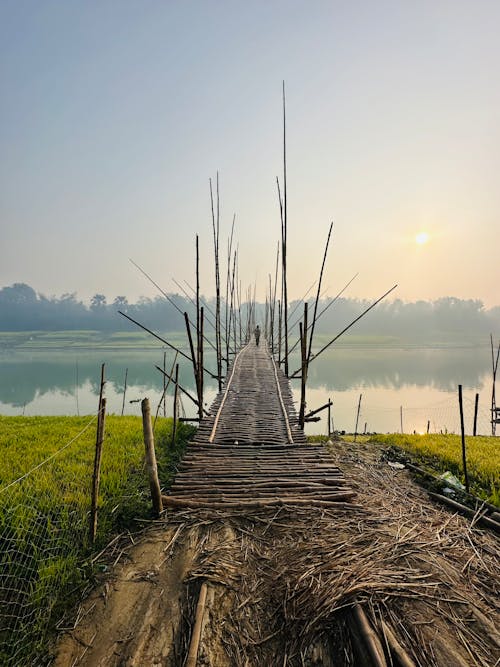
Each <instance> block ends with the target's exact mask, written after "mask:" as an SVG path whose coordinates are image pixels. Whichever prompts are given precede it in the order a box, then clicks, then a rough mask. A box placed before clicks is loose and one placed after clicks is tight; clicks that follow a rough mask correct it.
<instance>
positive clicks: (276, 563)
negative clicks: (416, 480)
mask: <svg viewBox="0 0 500 667" xmlns="http://www.w3.org/2000/svg"><path fill="white" fill-rule="evenodd" d="M337 454H338V453H337ZM339 463H340V464H341V465H342V467H343V468H344V472H345V473H346V476H349V479H350V481H352V482H353V483H354V485H355V487H357V488H356V490H357V493H358V496H357V504H356V505H355V506H354V505H353V506H347V505H343V506H341V507H332V509H326V508H314V507H309V508H307V509H305V508H304V507H303V506H300V507H283V508H280V509H279V510H278V511H276V510H274V511H271V510H269V509H267V510H261V511H259V512H258V514H254V515H253V516H251V517H250V516H248V514H244V513H239V512H236V511H231V512H224V511H222V510H221V511H218V512H217V513H214V511H211V512H210V513H208V512H206V511H200V510H197V511H194V510H193V511H184V512H178V513H177V514H175V515H171V517H170V518H171V520H174V521H179V522H182V524H183V530H186V529H188V530H189V529H191V528H192V527H194V526H197V527H198V531H199V534H200V535H203V537H202V538H200V542H199V544H198V547H197V550H196V555H195V561H194V563H195V564H194V568H193V570H192V571H191V575H190V576H191V578H194V579H197V580H206V581H208V582H211V584H212V585H213V586H214V587H215V593H214V595H215V601H214V604H213V610H212V612H211V613H212V615H213V618H212V619H211V624H210V625H211V626H212V627H213V626H214V622H215V626H216V627H217V630H216V633H215V634H216V636H215V635H213V637H212V644H213V643H214V642H220V643H221V644H222V645H223V647H224V651H225V652H226V654H227V655H228V656H229V658H230V662H231V664H234V665H253V664H262V665H265V664H275V663H273V662H272V659H271V657H270V656H276V655H279V656H283V664H289V665H311V664H325V665H326V664H329V663H328V660H331V661H332V663H331V664H333V663H334V662H335V664H344V665H350V664H354V660H355V657H354V653H355V650H354V649H355V644H356V642H355V641H351V638H352V636H353V634H352V631H353V627H354V625H355V617H356V613H353V610H356V609H359V607H358V605H359V606H361V607H362V608H363V609H364V611H365V612H366V614H367V616H368V618H369V619H370V622H371V624H372V626H373V628H374V629H375V630H376V632H377V634H378V635H379V637H380V638H381V642H382V644H383V645H385V653H386V655H387V656H389V663H388V664H390V660H391V658H390V656H393V657H394V656H395V655H397V653H398V647H399V649H400V650H401V655H403V658H404V656H405V655H406V657H408V659H409V660H410V662H409V664H411V661H413V663H414V664H415V665H458V666H459V667H460V666H465V665H469V666H470V665H481V666H486V665H489V666H492V665H494V664H495V662H496V660H497V659H498V658H499V657H500V652H499V647H500V638H499V635H498V632H497V631H496V629H495V623H498V620H499V607H498V600H499V599H500V595H499V593H500V591H499V587H500V583H499V582H500V576H499V575H500V566H499V561H498V555H497V553H498V540H497V538H495V537H494V536H493V535H490V534H487V533H485V532H484V531H480V530H477V529H475V528H474V527H471V525H470V522H467V520H465V519H463V518H462V517H459V516H456V515H450V513H449V512H448V511H446V510H443V509H441V508H439V507H437V506H436V505H434V504H433V503H432V502H431V501H430V500H428V498H427V497H426V496H425V494H424V493H423V492H422V491H421V490H420V489H418V488H417V487H415V486H414V485H413V484H412V483H411V482H410V481H409V479H408V478H407V477H406V473H405V472H404V471H397V472H396V471H393V470H392V469H390V468H389V467H388V466H387V465H385V464H383V463H379V462H376V461H374V462H372V463H370V462H368V463H367V462H366V461H362V460H361V459H358V458H356V456H355V455H353V454H349V453H346V452H344V453H343V460H342V461H339ZM346 467H347V468H348V469H349V470H346ZM356 471H357V472H356ZM207 641H209V640H207ZM213 650H214V647H213V645H212V646H211V647H210V649H209V651H208V652H210V651H212V652H213ZM326 655H328V656H329V658H328V659H327V658H326V657H325V656H326ZM269 660H271V662H269ZM401 660H402V659H401V658H400V663H401ZM212 664H214V663H212ZM221 664H222V663H221ZM395 664H396V663H395Z"/></svg>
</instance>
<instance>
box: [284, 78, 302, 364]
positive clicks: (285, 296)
mask: <svg viewBox="0 0 500 667" xmlns="http://www.w3.org/2000/svg"><path fill="white" fill-rule="evenodd" d="M287 237H288V206H287V178H286V100H285V82H284V81H283V306H282V307H283V324H284V344H285V375H286V376H287V377H288V286H287V241H288V238H287ZM306 331H307V330H306ZM304 333H305V332H304Z"/></svg>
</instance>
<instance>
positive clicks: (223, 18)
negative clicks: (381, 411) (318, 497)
mask: <svg viewBox="0 0 500 667" xmlns="http://www.w3.org/2000/svg"><path fill="white" fill-rule="evenodd" d="M498 25H500V3H498V2H497V1H496V0H495V1H491V2H489V1H485V0H475V1H472V0H471V1H468V2H464V1H463V0H450V1H443V0H432V1H428V0H419V1H418V2H417V1H409V0H408V1H407V0H403V1H401V0H397V1H396V0H394V1H387V0H377V2H373V1H372V0H370V1H361V0H354V1H353V2H349V3H347V2H336V1H334V0H330V1H329V2H326V1H320V0H303V1H300V2H298V1H295V0H286V1H285V0H265V1H264V0H254V1H253V2H248V1H247V0H245V1H243V0H233V1H231V2H226V1H224V0H211V1H209V0H204V1H190V0H183V1H176V0H172V1H167V0H163V1H160V0H141V1H139V0H135V1H129V0H120V1H111V0H108V1H106V0H99V1H94V0H86V1H85V2H83V1H79V2H78V1H76V0H74V1H73V0H69V1H68V0H59V1H58V2H54V1H51V0H44V2H39V1H38V0H32V1H25V0H0V53H1V57H0V90H1V102H0V287H1V286H5V285H10V284H12V283H14V282H26V283H28V284H30V285H31V286H32V287H34V288H35V289H36V290H37V291H39V292H42V293H43V294H45V295H47V296H50V295H60V294H62V293H67V292H77V294H78V296H79V297H80V298H82V299H85V300H86V299H88V298H89V297H90V296H91V295H93V294H95V293H96V292H100V293H104V294H106V295H107V296H108V298H109V299H112V298H113V297H114V296H116V295H127V296H128V297H129V299H130V300H135V299H136V298H138V297H139V296H140V295H145V296H149V297H154V296H155V295H156V294H157V292H156V290H155V288H154V287H153V286H152V285H151V284H150V283H149V282H148V281H147V280H146V279H145V278H144V276H143V275H141V274H140V273H139V271H138V270H137V269H136V268H135V267H134V266H133V265H132V264H131V263H130V261H129V259H130V258H131V259H133V260H134V261H135V262H137V263H138V264H139V265H140V266H142V267H143V268H144V269H145V270H146V271H147V272H148V273H149V274H150V275H151V276H152V277H153V278H154V279H155V281H156V282H158V283H159V284H160V285H161V286H162V288H163V289H165V290H166V291H167V292H175V291H177V287H176V285H175V284H174V283H173V281H172V279H173V278H175V279H176V280H178V281H179V282H181V283H182V281H184V280H185V281H187V282H188V283H189V284H191V285H192V284H193V283H194V275H195V273H194V272H195V236H196V234H198V235H199V239H200V249H201V259H200V265H201V287H202V291H203V292H204V293H205V294H207V295H209V294H212V293H213V291H214V279H213V245H212V223H211V212H210V191H209V179H210V178H212V179H215V176H216V173H217V172H219V180H220V198H221V246H222V248H224V254H225V248H226V243H227V237H228V235H229V231H230V227H231V221H232V219H233V215H235V216H236V222H235V239H236V241H237V244H238V251H239V266H240V270H239V273H240V279H241V281H242V286H243V291H244V292H245V290H246V287H247V285H250V284H253V283H254V282H255V283H256V286H257V297H258V298H260V299H264V297H265V290H266V285H267V283H268V275H269V273H274V263H275V253H276V247H277V244H278V240H279V237H280V218H279V206H278V197H277V188H276V177H277V176H278V177H279V178H280V179H282V175H283V164H282V141H283V137H282V81H283V80H284V81H285V82H286V84H285V85H286V100H287V172H288V179H287V183H288V245H289V249H288V282H289V296H290V299H294V298H301V297H303V295H304V293H305V291H306V290H307V289H308V288H309V287H310V286H311V284H312V283H313V282H314V281H315V280H316V279H317V276H318V273H319V268H320V265H321V260H322V254H323V248H324V243H325V241H326V237H327V233H328V228H329V225H330V222H331V221H333V223H334V230H333V235H332V241H331V244H330V251H329V256H328V261H327V267H326V272H325V278H324V287H325V291H326V293H327V294H330V295H334V294H336V293H337V292H338V291H339V290H340V289H341V288H342V287H343V286H344V285H345V283H347V282H348V281H349V280H350V279H351V278H352V277H353V275H354V274H356V273H359V275H358V277H357V278H356V280H355V281H354V282H353V284H352V285H351V286H350V287H349V289H348V290H347V292H346V293H345V294H346V296H351V297H363V298H375V297H378V296H380V295H381V294H382V293H383V292H385V291H386V290H387V289H389V288H390V287H392V285H394V284H396V283H397V284H398V289H397V290H396V291H395V292H394V297H395V298H400V299H403V300H405V301H415V300H419V299H437V298H439V297H442V296H456V297H459V298H477V299H481V300H482V301H483V302H484V303H485V305H486V306H487V307H491V306H494V305H500V292H499V282H500V281H499V273H500V270H499V268H498V267H499V262H498V258H499V252H498V249H499V238H500V236H499V234H498V232H499V221H500V187H499V186H498V179H499V174H500V66H499V65H500V40H499V39H498ZM419 234H420V235H421V236H420V237H419V240H420V241H421V242H420V243H418V242H417V241H416V238H417V235H419ZM425 235H427V236H425ZM422 241H423V242H422Z"/></svg>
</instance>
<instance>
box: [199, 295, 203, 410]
mask: <svg viewBox="0 0 500 667" xmlns="http://www.w3.org/2000/svg"><path fill="white" fill-rule="evenodd" d="M203 320H204V310H203V306H202V307H201V308H200V319H199V327H200V329H199V332H198V417H199V418H200V420H201V419H203Z"/></svg>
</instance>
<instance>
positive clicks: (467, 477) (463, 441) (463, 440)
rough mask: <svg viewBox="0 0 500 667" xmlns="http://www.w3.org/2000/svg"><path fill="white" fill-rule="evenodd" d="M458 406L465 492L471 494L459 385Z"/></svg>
mask: <svg viewBox="0 0 500 667" xmlns="http://www.w3.org/2000/svg"><path fill="white" fill-rule="evenodd" d="M458 405H459V408H460V434H461V437H462V465H463V469H464V477H465V490H466V491H467V493H469V475H468V474H467V451H466V448H465V427H464V406H463V399H462V385H461V384H459V385H458Z"/></svg>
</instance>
